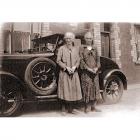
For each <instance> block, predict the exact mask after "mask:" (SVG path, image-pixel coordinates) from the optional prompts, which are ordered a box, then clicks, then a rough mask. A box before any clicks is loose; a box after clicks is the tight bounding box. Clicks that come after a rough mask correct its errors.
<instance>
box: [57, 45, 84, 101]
mask: <svg viewBox="0 0 140 140" xmlns="http://www.w3.org/2000/svg"><path fill="white" fill-rule="evenodd" d="M57 63H58V65H59V66H60V73H59V80H58V98H60V99H62V100H66V101H78V100H81V99H82V93H81V86H80V79H79V75H78V71H77V69H76V71H75V73H74V74H73V75H72V76H71V75H69V74H68V72H67V71H66V67H71V68H72V67H73V66H76V68H78V67H79V64H80V56H79V47H77V46H73V47H72V48H71V49H69V48H68V47H67V46H66V45H64V46H61V47H60V48H59V50H58V55H57Z"/></svg>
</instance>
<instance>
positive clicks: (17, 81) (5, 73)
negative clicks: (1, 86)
mask: <svg viewBox="0 0 140 140" xmlns="http://www.w3.org/2000/svg"><path fill="white" fill-rule="evenodd" d="M2 75H4V76H6V77H9V78H10V79H11V80H13V81H14V82H15V83H16V84H18V85H19V86H20V88H21V90H22V92H23V93H26V86H25V85H24V83H23V82H22V81H21V80H20V79H19V78H18V77H17V76H16V75H14V74H12V73H9V72H6V71H0V77H1V76H2ZM1 82H2V81H1Z"/></svg>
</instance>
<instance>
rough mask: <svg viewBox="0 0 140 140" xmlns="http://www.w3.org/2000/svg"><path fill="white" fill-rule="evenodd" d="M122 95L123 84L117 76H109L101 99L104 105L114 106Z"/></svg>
mask: <svg viewBox="0 0 140 140" xmlns="http://www.w3.org/2000/svg"><path fill="white" fill-rule="evenodd" d="M122 95H123V83H122V81H121V79H120V78H119V77H118V76H117V75H111V76H110V77H109V78H108V79H107V81H106V84H105V87H104V91H103V93H102V98H103V101H104V102H105V104H115V103H117V102H119V101H120V99H121V97H122Z"/></svg>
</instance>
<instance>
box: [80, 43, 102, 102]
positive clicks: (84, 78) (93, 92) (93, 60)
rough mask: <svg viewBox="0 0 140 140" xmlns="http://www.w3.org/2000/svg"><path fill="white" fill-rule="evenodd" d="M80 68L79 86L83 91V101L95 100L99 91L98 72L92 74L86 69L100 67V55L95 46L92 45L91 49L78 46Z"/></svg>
mask: <svg viewBox="0 0 140 140" xmlns="http://www.w3.org/2000/svg"><path fill="white" fill-rule="evenodd" d="M80 57H81V62H80V68H81V87H82V91H83V99H84V101H85V102H89V101H91V100H96V97H97V94H98V93H99V77H98V74H96V75H95V74H93V73H91V72H89V71H88V70H87V69H88V68H91V69H94V68H95V67H98V68H99V67H100V57H99V55H98V52H97V49H96V47H94V46H92V49H91V50H88V49H87V46H86V45H84V46H82V47H81V48H80Z"/></svg>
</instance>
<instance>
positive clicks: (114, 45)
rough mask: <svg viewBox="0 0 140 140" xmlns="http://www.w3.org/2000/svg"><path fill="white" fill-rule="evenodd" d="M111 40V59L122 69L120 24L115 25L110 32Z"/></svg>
mask: <svg viewBox="0 0 140 140" xmlns="http://www.w3.org/2000/svg"><path fill="white" fill-rule="evenodd" d="M110 32H111V33H110V34H111V35H110V40H111V42H110V43H111V58H112V59H113V60H114V61H115V62H116V63H117V64H118V65H119V67H120V68H121V60H120V56H121V50H120V27H119V25H118V23H113V24H112V26H111V31H110Z"/></svg>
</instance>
